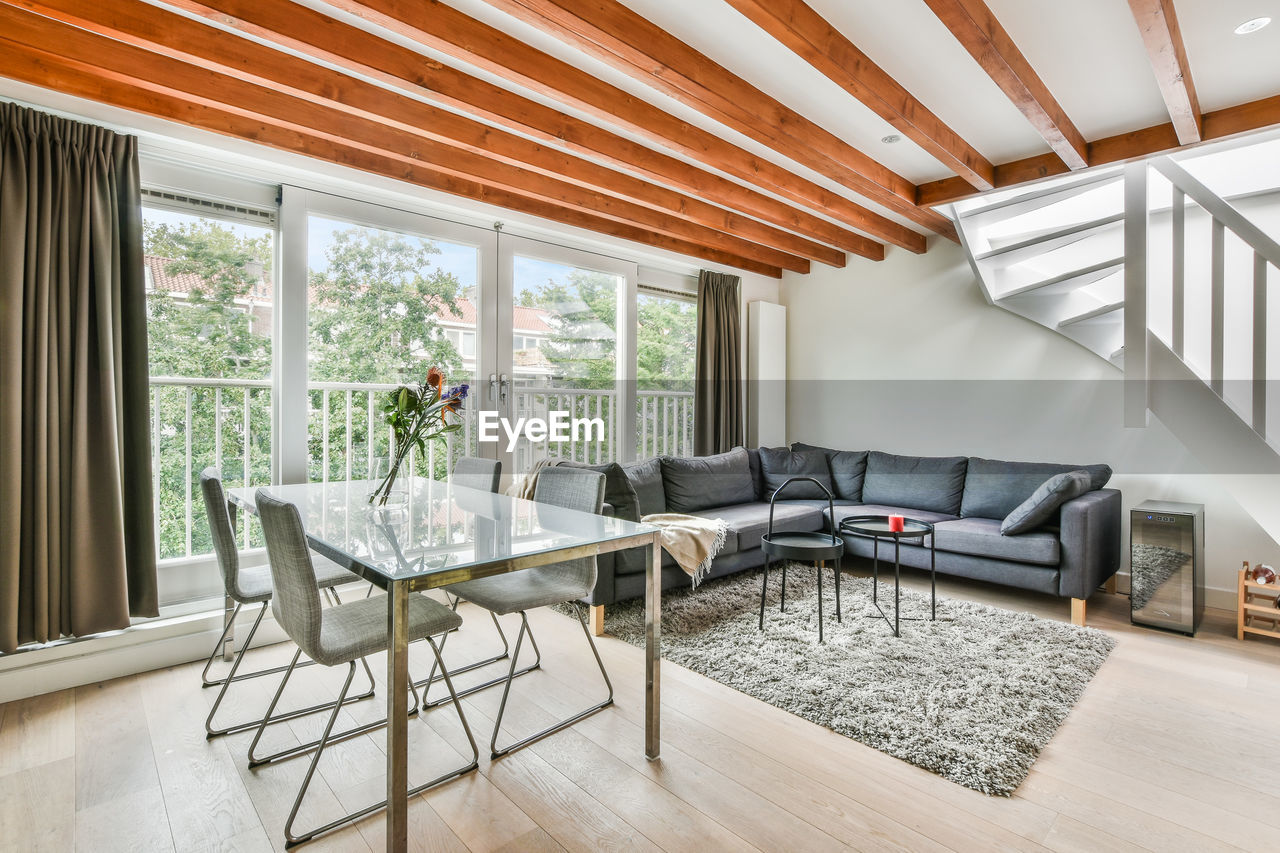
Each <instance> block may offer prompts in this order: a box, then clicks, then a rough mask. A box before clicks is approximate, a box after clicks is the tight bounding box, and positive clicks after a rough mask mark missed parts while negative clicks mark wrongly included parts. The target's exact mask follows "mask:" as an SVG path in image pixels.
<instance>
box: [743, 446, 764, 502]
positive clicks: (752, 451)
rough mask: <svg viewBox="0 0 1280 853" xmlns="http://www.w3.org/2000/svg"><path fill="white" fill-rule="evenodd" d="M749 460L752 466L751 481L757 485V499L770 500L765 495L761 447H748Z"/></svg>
mask: <svg viewBox="0 0 1280 853" xmlns="http://www.w3.org/2000/svg"><path fill="white" fill-rule="evenodd" d="M746 451H747V462H748V464H750V466H751V482H752V484H753V485H754V486H755V489H756V492H755V495H756V496H755V500H758V501H762V500H768V498H766V497H765V496H764V471H763V470H762V469H761V468H760V448H758V447H748V448H746Z"/></svg>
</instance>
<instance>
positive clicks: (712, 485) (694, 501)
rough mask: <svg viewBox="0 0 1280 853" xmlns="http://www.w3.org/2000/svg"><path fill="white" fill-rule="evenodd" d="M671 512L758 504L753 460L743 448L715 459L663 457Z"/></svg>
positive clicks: (663, 472)
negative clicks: (752, 473)
mask: <svg viewBox="0 0 1280 853" xmlns="http://www.w3.org/2000/svg"><path fill="white" fill-rule="evenodd" d="M662 488H663V491H665V492H666V494H667V512H697V511H698V510H700V509H710V508H712V507H718V506H732V505H733V504H740V503H748V502H753V501H755V491H756V489H755V483H754V482H752V480H751V459H750V457H749V456H747V451H746V449H745V448H742V447H735V448H734V449H733V450H730V451H728V452H727V453H718V454H716V455H715V456H695V457H692V458H689V459H677V458H674V457H671V456H663V457H662Z"/></svg>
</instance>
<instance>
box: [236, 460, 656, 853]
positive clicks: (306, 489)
mask: <svg viewBox="0 0 1280 853" xmlns="http://www.w3.org/2000/svg"><path fill="white" fill-rule="evenodd" d="M402 483H403V485H402V486H399V487H398V489H397V491H396V492H394V493H393V495H392V497H391V500H389V501H388V504H387V505H385V506H374V505H371V504H370V503H369V494H370V492H372V490H373V487H374V484H373V483H371V482H368V481H364V480H353V481H342V482H328V483H300V484H296V485H280V486H268V487H265V489H266V491H267V492H268V493H269V494H271V495H272V496H273V497H275V498H277V499H279V500H283V501H288V502H289V503H292V504H295V505H296V506H297V507H298V511H299V514H300V515H301V517H302V524H303V527H304V528H305V529H306V533H307V539H308V542H309V544H310V545H311V547H312V548H313V549H314V550H315V551H317V552H318V553H320V554H322V555H324V556H325V557H328V558H329V559H330V560H333V561H334V562H336V563H338V564H339V565H342V566H345V567H346V568H348V569H349V570H350V571H351V572H353V573H354V574H356V575H358V576H359V577H361V578H363V579H364V580H366V581H369V582H370V583H372V584H374V585H375V586H377V587H379V588H381V589H383V590H386V593H387V595H386V599H387V619H388V622H389V625H390V631H389V633H388V636H389V645H388V649H387V721H388V723H387V812H386V821H387V850H388V851H403V850H405V849H406V844H407V834H408V816H407V810H408V797H407V795H406V791H407V789H408V752H407V746H408V743H407V741H408V711H409V708H408V702H409V700H408V695H409V674H408V670H409V666H408V662H409V657H408V649H407V646H408V642H407V631H408V609H409V594H410V593H412V592H416V591H420V590H428V589H437V588H439V587H444V586H448V585H449V584H454V583H459V582H461V581H466V580H471V579H473V578H483V577H489V576H491V575H498V574H503V573H506V572H518V571H522V570H524V569H530V568H534V567H536V566H543V565H547V564H549V563H556V562H559V561H561V560H568V559H574V558H579V557H589V556H595V555H598V554H605V553H608V552H611V551H619V550H622V549H625V548H634V547H645V548H647V549H649V550H648V553H647V559H646V561H645V727H644V728H645V732H644V740H645V742H644V751H645V756H646V757H648V758H649V759H656V758H657V757H658V751H659V704H660V703H659V671H658V664H659V643H660V638H661V590H662V570H661V559H662V557H661V553H662V552H661V545H660V541H659V538H658V529H657V528H656V527H653V526H651V525H645V524H637V523H634V522H629V521H624V520H622V519H618V518H611V517H608V516H603V515H592V514H590V513H585V512H578V511H576V510H570V509H564V508H561V507H555V506H551V505H548V504H539V503H534V502H533V501H527V500H522V499H520V498H514V497H508V496H506V495H499V494H493V493H490V492H484V491H480V490H477V489H469V488H466V487H464V486H457V485H453V484H450V483H446V482H441V481H438V480H432V479H428V478H423V477H413V478H402ZM256 492H257V489H254V488H240V489H231V490H229V491H228V492H227V502H228V504H230V508H231V510H232V512H231V517H232V519H235V518H236V516H237V512H236V510H237V508H243V509H245V510H247V511H248V512H250V513H254V514H256V504H255V497H256Z"/></svg>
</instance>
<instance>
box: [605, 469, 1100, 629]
mask: <svg viewBox="0 0 1280 853" xmlns="http://www.w3.org/2000/svg"><path fill="white" fill-rule="evenodd" d="M601 470H605V471H606V474H607V483H606V496H605V499H606V501H607V502H608V507H607V509H606V511H611V512H614V513H616V514H618V515H619V516H622V517H626V518H631V519H638V518H639V517H641V516H644V515H649V514H651V513H655V512H680V513H688V514H690V515H699V516H706V517H715V518H723V519H724V520H725V521H726V522H727V523H728V527H729V535H728V536H727V538H726V541H725V546H724V548H723V550H722V551H721V552H720V555H719V556H718V557H717V558H716V560H715V562H714V564H713V565H712V569H711V572H710V574H709V578H716V577H722V576H724V575H727V574H731V573H733V572H738V571H743V570H745V569H751V568H756V567H759V566H762V565H764V562H765V558H764V554H763V552H762V551H761V549H760V537H761V536H762V535H763V534H764V533H765V531H766V530H767V529H768V525H769V502H768V500H769V496H770V495H771V494H772V493H773V490H774V489H776V488H777V487H778V486H779V485H781V484H782V482H785V480H786V479H787V478H788V477H790V476H794V475H807V476H813V477H815V478H816V479H818V480H820V481H821V482H823V483H824V484H825V485H827V486H829V487H830V488H831V491H832V493H833V495H834V496H835V510H834V511H835V515H836V518H835V519H831V518H829V517H828V515H827V501H826V496H825V495H823V494H821V492H820V491H819V490H818V489H816V487H810V489H811V493H807V492H805V491H803V490H800V489H796V488H795V487H793V488H792V489H788V491H787V492H785V493H784V495H786V497H787V498H789V499H785V500H784V499H779V501H778V503H777V508H776V511H775V516H774V517H775V526H776V527H777V528H778V529H780V530H793V531H813V530H822V529H830V528H831V525H832V524H838V523H839V521H840V520H841V519H842V518H845V517H847V516H850V515H880V514H883V515H889V514H902V515H906V516H909V517H912V518H918V519H921V520H923V521H928V522H932V523H934V524H935V525H936V528H935V536H936V537H937V542H936V543H935V545H936V549H937V553H936V557H937V570H938V572H939V573H940V574H950V575H957V576H960V577H967V578H974V579H977V580H982V581H989V582H992V583H999V584H1005V585H1008V586H1014V587H1019V588H1022V589H1028V590H1034V591H1036V592H1043V593H1048V594H1050V595H1057V596H1061V597H1063V598H1069V599H1071V600H1072V621H1073V622H1075V623H1076V624H1080V625H1083V624H1084V621H1085V608H1084V602H1085V600H1086V599H1087V598H1088V597H1089V595H1090V594H1091V593H1092V592H1093V591H1094V590H1096V589H1097V588H1098V586H1099V585H1101V584H1103V583H1107V582H1109V581H1110V580H1111V578H1112V577H1113V575H1114V574H1115V573H1116V570H1117V569H1118V568H1119V566H1120V547H1121V541H1120V519H1121V515H1120V492H1118V491H1116V490H1115V489H1107V488H1104V486H1105V485H1106V482H1107V480H1108V479H1109V478H1110V476H1111V469H1110V468H1109V467H1108V466H1106V465H1056V464H1046V463H1039V462H1005V461H1000V460H994V459H982V458H977V457H973V458H969V457H964V456H954V457H919V456H899V455H894V454H890V453H881V452H879V451H840V450H833V449H830V448H823V447H814V446H811V445H805V444H794V445H792V447H791V448H790V449H788V448H761V449H747V448H741V447H739V448H734V449H733V450H731V451H729V452H728V453H722V454H719V455H717V456H708V457H700V458H693V459H675V458H670V457H657V458H653V459H649V460H646V461H644V462H639V463H635V464H632V465H623V466H618V465H616V464H615V465H610V466H602V467H601ZM1080 470H1083V471H1086V472H1087V473H1088V475H1089V476H1088V485H1087V486H1085V488H1087V489H1088V491H1086V492H1085V493H1084V494H1082V495H1080V496H1078V497H1075V498H1073V499H1071V500H1068V501H1066V502H1065V503H1063V504H1062V505H1061V508H1060V509H1059V510H1057V511H1056V512H1054V513H1053V515H1052V517H1051V518H1050V519H1049V520H1048V521H1047V522H1046V523H1044V524H1042V525H1040V526H1039V527H1037V528H1036V529H1033V530H1030V531H1028V532H1025V533H1020V534H1018V535H1003V534H1001V532H1000V526H1001V521H1002V519H1004V518H1005V517H1006V516H1007V515H1008V514H1009V513H1010V512H1011V511H1012V510H1014V509H1015V508H1016V507H1018V506H1019V504H1021V503H1022V502H1023V501H1024V500H1026V499H1027V498H1028V497H1029V496H1030V495H1031V494H1032V493H1033V492H1035V491H1036V489H1037V488H1038V487H1040V485H1041V484H1042V483H1044V482H1045V481H1046V480H1047V479H1048V478H1050V477H1053V476H1054V475H1057V474H1060V473H1064V472H1069V471H1080ZM1076 480H1077V481H1082V480H1083V478H1081V477H1076ZM845 546H846V552H845V553H846V555H848V554H853V555H857V556H861V557H870V556H871V549H872V542H871V540H869V539H866V538H862V537H847V538H846V540H845ZM902 563H903V565H905V566H913V567H916V568H926V569H927V568H928V566H929V552H928V550H927V549H926V548H924V547H922V546H919V545H908V544H905V543H904V544H903V546H902ZM846 565H848V563H846ZM688 583H689V578H688V576H687V575H685V573H684V572H683V571H681V569H680V568H679V567H678V566H676V565H675V563H674V561H672V560H671V558H670V557H669V556H667V555H665V554H664V555H663V570H662V586H663V588H664V589H668V588H673V587H677V586H686V585H688ZM643 594H644V554H643V550H641V549H636V550H633V551H623V552H618V553H616V554H609V555H605V556H602V557H601V558H600V559H599V572H598V579H597V581H596V587H595V589H594V590H593V591H592V594H591V596H590V597H589V598H588V599H585V601H587V603H588V604H590V605H592V606H593V607H595V608H596V610H595V611H594V612H593V617H594V618H593V620H592V622H593V624H594V625H596V626H597V627H598V626H601V625H602V624H603V607H604V606H606V605H609V604H612V603H614V602H617V601H622V600H625V599H628V598H635V597H638V596H641V595H643Z"/></svg>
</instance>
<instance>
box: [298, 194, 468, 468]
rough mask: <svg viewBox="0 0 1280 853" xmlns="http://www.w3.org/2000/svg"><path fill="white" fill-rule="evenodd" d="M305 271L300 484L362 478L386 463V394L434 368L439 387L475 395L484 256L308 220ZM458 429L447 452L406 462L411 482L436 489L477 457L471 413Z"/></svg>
mask: <svg viewBox="0 0 1280 853" xmlns="http://www.w3.org/2000/svg"><path fill="white" fill-rule="evenodd" d="M389 213H391V212H389ZM428 222H429V221H428ZM307 268H308V272H307V303H308V310H307V327H308V328H307V335H308V337H307V374H308V386H307V387H308V392H309V414H308V450H309V454H308V455H309V472H308V473H309V477H310V479H311V480H312V481H321V482H327V481H329V480H349V479H364V478H370V479H371V478H373V477H374V475H375V474H377V473H378V472H377V468H378V464H379V460H381V459H384V458H385V457H387V456H389V454H390V446H391V434H390V428H389V427H388V426H387V425H386V424H385V423H384V422H383V413H382V406H383V403H384V399H385V397H386V394H387V392H389V391H390V390H392V389H393V388H395V387H396V386H397V385H400V384H405V383H418V382H422V381H424V380H425V378H426V374H427V370H428V369H429V368H431V367H433V366H435V367H440V368H441V369H442V370H444V372H445V376H446V385H447V386H452V385H460V384H464V383H465V384H468V385H470V386H472V387H473V388H476V390H479V388H478V383H477V382H476V377H477V375H478V368H479V361H480V357H481V341H482V338H483V337H484V335H483V332H482V328H481V327H482V326H483V323H482V321H481V313H480V301H481V296H480V290H481V287H480V269H481V249H480V247H479V246H477V245H467V244H465V243H463V242H456V241H454V240H449V239H442V238H440V237H436V236H429V235H427V234H425V233H418V232H416V231H410V230H401V229H390V228H383V227H375V226H374V225H370V224H364V223H358V222H355V221H350V220H348V219H347V218H345V217H341V216H331V215H320V214H317V213H314V212H313V213H311V214H309V215H308V218H307ZM475 399H476V398H475V397H472V400H475ZM469 402H470V401H469ZM462 423H463V429H462V431H461V432H459V433H455V434H454V435H451V436H450V437H449V441H448V443H447V445H445V446H440V445H429V447H428V452H427V453H426V454H425V458H418V455H417V454H415V455H414V458H413V470H414V471H415V472H416V473H418V474H420V475H424V476H431V477H435V478H436V479H444V478H445V477H446V476H447V474H448V470H449V468H450V467H451V466H452V462H453V460H454V459H456V458H457V457H458V456H461V455H474V454H476V453H477V447H476V443H475V437H476V431H475V423H476V408H475V406H474V405H470V406H467V407H464V409H463V412H462Z"/></svg>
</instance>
